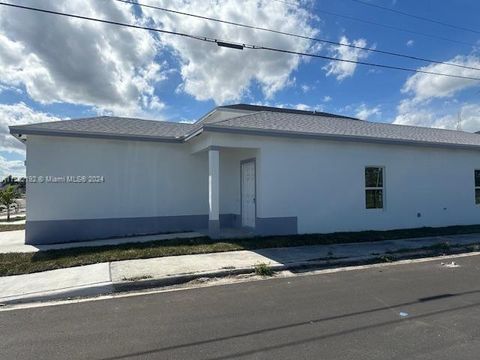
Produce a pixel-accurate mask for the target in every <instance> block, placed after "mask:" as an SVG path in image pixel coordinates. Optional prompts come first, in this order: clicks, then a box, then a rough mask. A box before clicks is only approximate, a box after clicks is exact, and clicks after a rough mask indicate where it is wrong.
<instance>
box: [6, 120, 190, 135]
mask: <svg viewBox="0 0 480 360" xmlns="http://www.w3.org/2000/svg"><path fill="white" fill-rule="evenodd" d="M192 128H193V125H192V124H183V123H176V122H169V121H155V120H142V119H133V118H122V117H110V116H101V117H93V118H86V119H75V120H62V121H54V122H46V123H39V124H30V125H20V126H12V127H10V131H11V132H13V133H16V134H18V133H22V132H23V133H26V134H33V133H38V134H40V133H57V134H78V135H82V134H84V135H88V134H89V135H99V136H111V137H120V138H121V137H134V138H135V137H138V138H152V139H155V138H159V139H172V140H174V139H179V140H181V139H182V138H183V137H184V136H186V135H187V134H188V133H189V132H190V131H191V129H192Z"/></svg>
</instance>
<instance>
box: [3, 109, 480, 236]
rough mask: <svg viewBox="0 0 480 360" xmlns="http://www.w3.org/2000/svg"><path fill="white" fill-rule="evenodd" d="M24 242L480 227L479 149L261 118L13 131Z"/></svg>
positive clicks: (479, 139)
mask: <svg viewBox="0 0 480 360" xmlns="http://www.w3.org/2000/svg"><path fill="white" fill-rule="evenodd" d="M10 132H11V134H13V135H14V136H15V137H16V138H18V139H19V140H21V141H23V142H25V143H26V145H27V161H26V164H27V182H28V183H27V199H28V201H27V222H26V242H27V243H31V244H34V243H35V244H44V243H54V242H63V241H80V240H88V239H96V238H106V237H113V236H127V235H134V234H153V233H160V232H170V231H184V230H197V229H209V232H210V234H211V235H212V236H215V235H217V234H218V232H219V231H221V229H222V228H223V227H228V228H231V227H245V228H248V229H251V231H253V232H255V233H257V234H259V235H271V234H297V233H320V232H321V233H326V232H334V231H357V230H383V229H396V228H416V227H422V226H446V225H462V224H477V223H480V206H479V205H480V135H478V134H473V133H466V132H462V131H450V130H441V129H430V128H421V127H412V126H401V125H392V124H385V123H373V122H367V121H362V120H358V119H353V118H349V117H344V116H339V115H333V114H327V113H321V112H308V111H298V110H289V109H279V108H271V107H264V106H253V105H242V104H239V105H230V106H220V107H217V108H215V109H213V110H212V111H211V112H209V113H208V114H206V115H205V116H204V117H202V118H201V119H200V120H198V121H197V122H196V123H194V124H183V123H175V122H161V121H148V120H140V119H130V118H117V117H95V118H87V119H77V120H67V121H58V122H50V123H41V124H32V125H23V126H11V127H10Z"/></svg>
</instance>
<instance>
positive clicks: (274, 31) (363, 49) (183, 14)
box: [114, 0, 480, 71]
mask: <svg viewBox="0 0 480 360" xmlns="http://www.w3.org/2000/svg"><path fill="white" fill-rule="evenodd" d="M114 1H118V2H121V3H124V4H130V5H137V6H140V7H144V8H150V9H154V10H160V11H164V12H168V13H172V14H176V15H182V16H189V17H193V18H197V19H202V20H208V21H214V22H218V23H222V24H227V25H233V26H237V27H243V28H247V29H253V30H260V31H266V32H270V33H274V34H279V35H285V36H290V37H295V38H299V39H305V40H310V41H316V42H321V43H325V44H330V45H336V46H344V47H349V48H352V49H358V50H362V51H368V52H373V53H378V54H383V55H389V56H396V57H401V58H406V59H410V60H417V61H423V62H426V63H434V64H443V65H448V66H454V67H458V68H464V69H470V70H479V71H480V68H476V67H472V66H466V65H461V64H455V63H451V62H445V61H440V60H431V59H426V58H422V57H418V56H412V55H407V54H401V53H397V52H393V51H386V50H380V49H375V48H371V47H363V46H357V45H353V44H345V43H341V42H336V41H331V40H326V39H320V38H316V37H311V36H304V35H300V34H294V33H290V32H285V31H280V30H274V29H268V28H264V27H260V26H255V25H248V24H241V23H238V22H234V21H228V20H222V19H217V18H212V17H208V16H203V15H198V14H192V13H188V12H184V11H179V10H173V9H168V8H164V7H160V6H154V5H148V4H143V3H140V2H134V1H131V0H114Z"/></svg>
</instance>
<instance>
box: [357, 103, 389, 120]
mask: <svg viewBox="0 0 480 360" xmlns="http://www.w3.org/2000/svg"><path fill="white" fill-rule="evenodd" d="M381 114H382V112H381V109H380V106H373V107H368V106H367V105H366V104H360V106H359V107H357V109H356V113H355V116H356V117H357V118H359V119H362V120H368V119H371V118H373V117H378V116H380V115H381Z"/></svg>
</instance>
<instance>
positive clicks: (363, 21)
mask: <svg viewBox="0 0 480 360" xmlns="http://www.w3.org/2000/svg"><path fill="white" fill-rule="evenodd" d="M272 1H276V2H279V3H283V4H287V5H290V6H298V4H297V3H293V2H289V1H283V0H272ZM314 10H315V11H316V12H319V13H322V14H327V15H330V16H335V17H339V18H342V19H347V20H352V21H356V22H360V23H363V24H368V25H373V26H378V27H383V28H385V29H390V30H394V31H399V32H404V33H408V34H413V35H420V36H424V37H428V38H431V39H437V40H441V41H448V42H451V43H455V44H461V45H467V46H477V45H476V44H474V43H470V42H467V41H462V40H456V39H451V38H446V37H443V36H439V35H435V34H429V33H424V32H420V31H415V30H410V29H406V28H402V27H398V26H394V25H388V24H382V23H378V22H375V21H370V20H365V19H361V18H358V17H355V16H349V15H343V14H339V13H337V12H334V11H329V10H324V9H320V8H314Z"/></svg>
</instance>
